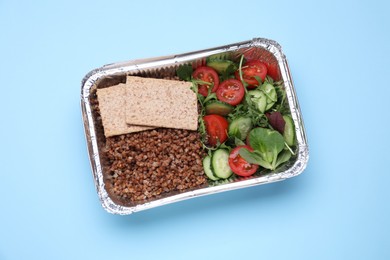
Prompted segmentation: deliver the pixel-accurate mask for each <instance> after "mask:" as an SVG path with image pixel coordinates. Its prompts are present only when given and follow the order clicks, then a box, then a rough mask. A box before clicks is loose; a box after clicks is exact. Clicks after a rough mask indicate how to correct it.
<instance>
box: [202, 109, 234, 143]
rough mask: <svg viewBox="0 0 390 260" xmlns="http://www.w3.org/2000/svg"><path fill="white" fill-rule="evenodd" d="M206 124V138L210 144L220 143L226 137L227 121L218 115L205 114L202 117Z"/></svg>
mask: <svg viewBox="0 0 390 260" xmlns="http://www.w3.org/2000/svg"><path fill="white" fill-rule="evenodd" d="M203 121H204V124H205V126H206V132H207V137H208V138H207V140H208V143H209V144H210V145H211V146H216V145H217V144H218V143H220V144H222V143H223V142H225V141H226V139H227V138H228V136H227V129H228V125H229V124H228V121H227V120H226V119H225V118H224V117H222V116H220V115H207V116H204V117H203Z"/></svg>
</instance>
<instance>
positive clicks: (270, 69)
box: [266, 63, 280, 81]
mask: <svg viewBox="0 0 390 260" xmlns="http://www.w3.org/2000/svg"><path fill="white" fill-rule="evenodd" d="M266 66H267V75H268V76H270V77H271V78H272V79H273V80H275V81H279V80H280V76H279V68H278V64H277V63H267V64H266Z"/></svg>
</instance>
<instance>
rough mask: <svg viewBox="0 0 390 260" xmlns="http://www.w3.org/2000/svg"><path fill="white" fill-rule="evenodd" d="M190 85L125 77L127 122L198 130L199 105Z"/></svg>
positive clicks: (173, 81) (179, 82)
mask: <svg viewBox="0 0 390 260" xmlns="http://www.w3.org/2000/svg"><path fill="white" fill-rule="evenodd" d="M190 88H191V83H189V82H183V81H177V80H166V79H154V78H141V77H134V76H128V77H127V81H126V95H125V96H126V109H125V110H126V123H127V124H132V125H143V126H156V127H167V128H178V129H187V130H197V128H198V106H197V97H196V94H195V93H194V92H193V91H192V90H191V89H190Z"/></svg>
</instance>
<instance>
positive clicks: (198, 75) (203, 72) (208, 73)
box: [192, 66, 219, 97]
mask: <svg viewBox="0 0 390 260" xmlns="http://www.w3.org/2000/svg"><path fill="white" fill-rule="evenodd" d="M192 77H193V78H194V79H199V80H202V81H205V82H209V83H212V84H213V85H206V84H204V85H201V84H199V85H198V92H199V94H201V95H203V96H205V97H207V94H208V91H209V88H211V87H212V89H211V92H215V91H216V90H217V89H218V86H219V77H218V73H217V72H216V71H215V70H214V69H213V68H210V67H207V66H203V67H199V68H197V69H196V70H195V71H194V72H193V73H192Z"/></svg>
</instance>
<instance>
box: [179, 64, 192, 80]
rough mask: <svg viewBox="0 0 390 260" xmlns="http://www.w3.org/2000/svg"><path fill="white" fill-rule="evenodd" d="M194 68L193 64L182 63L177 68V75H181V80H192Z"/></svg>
mask: <svg viewBox="0 0 390 260" xmlns="http://www.w3.org/2000/svg"><path fill="white" fill-rule="evenodd" d="M193 71H194V70H193V69H192V66H191V65H188V64H187V65H181V66H180V67H179V68H178V69H177V70H176V75H177V76H178V77H179V79H181V80H185V81H190V80H191V78H192V72H193Z"/></svg>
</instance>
